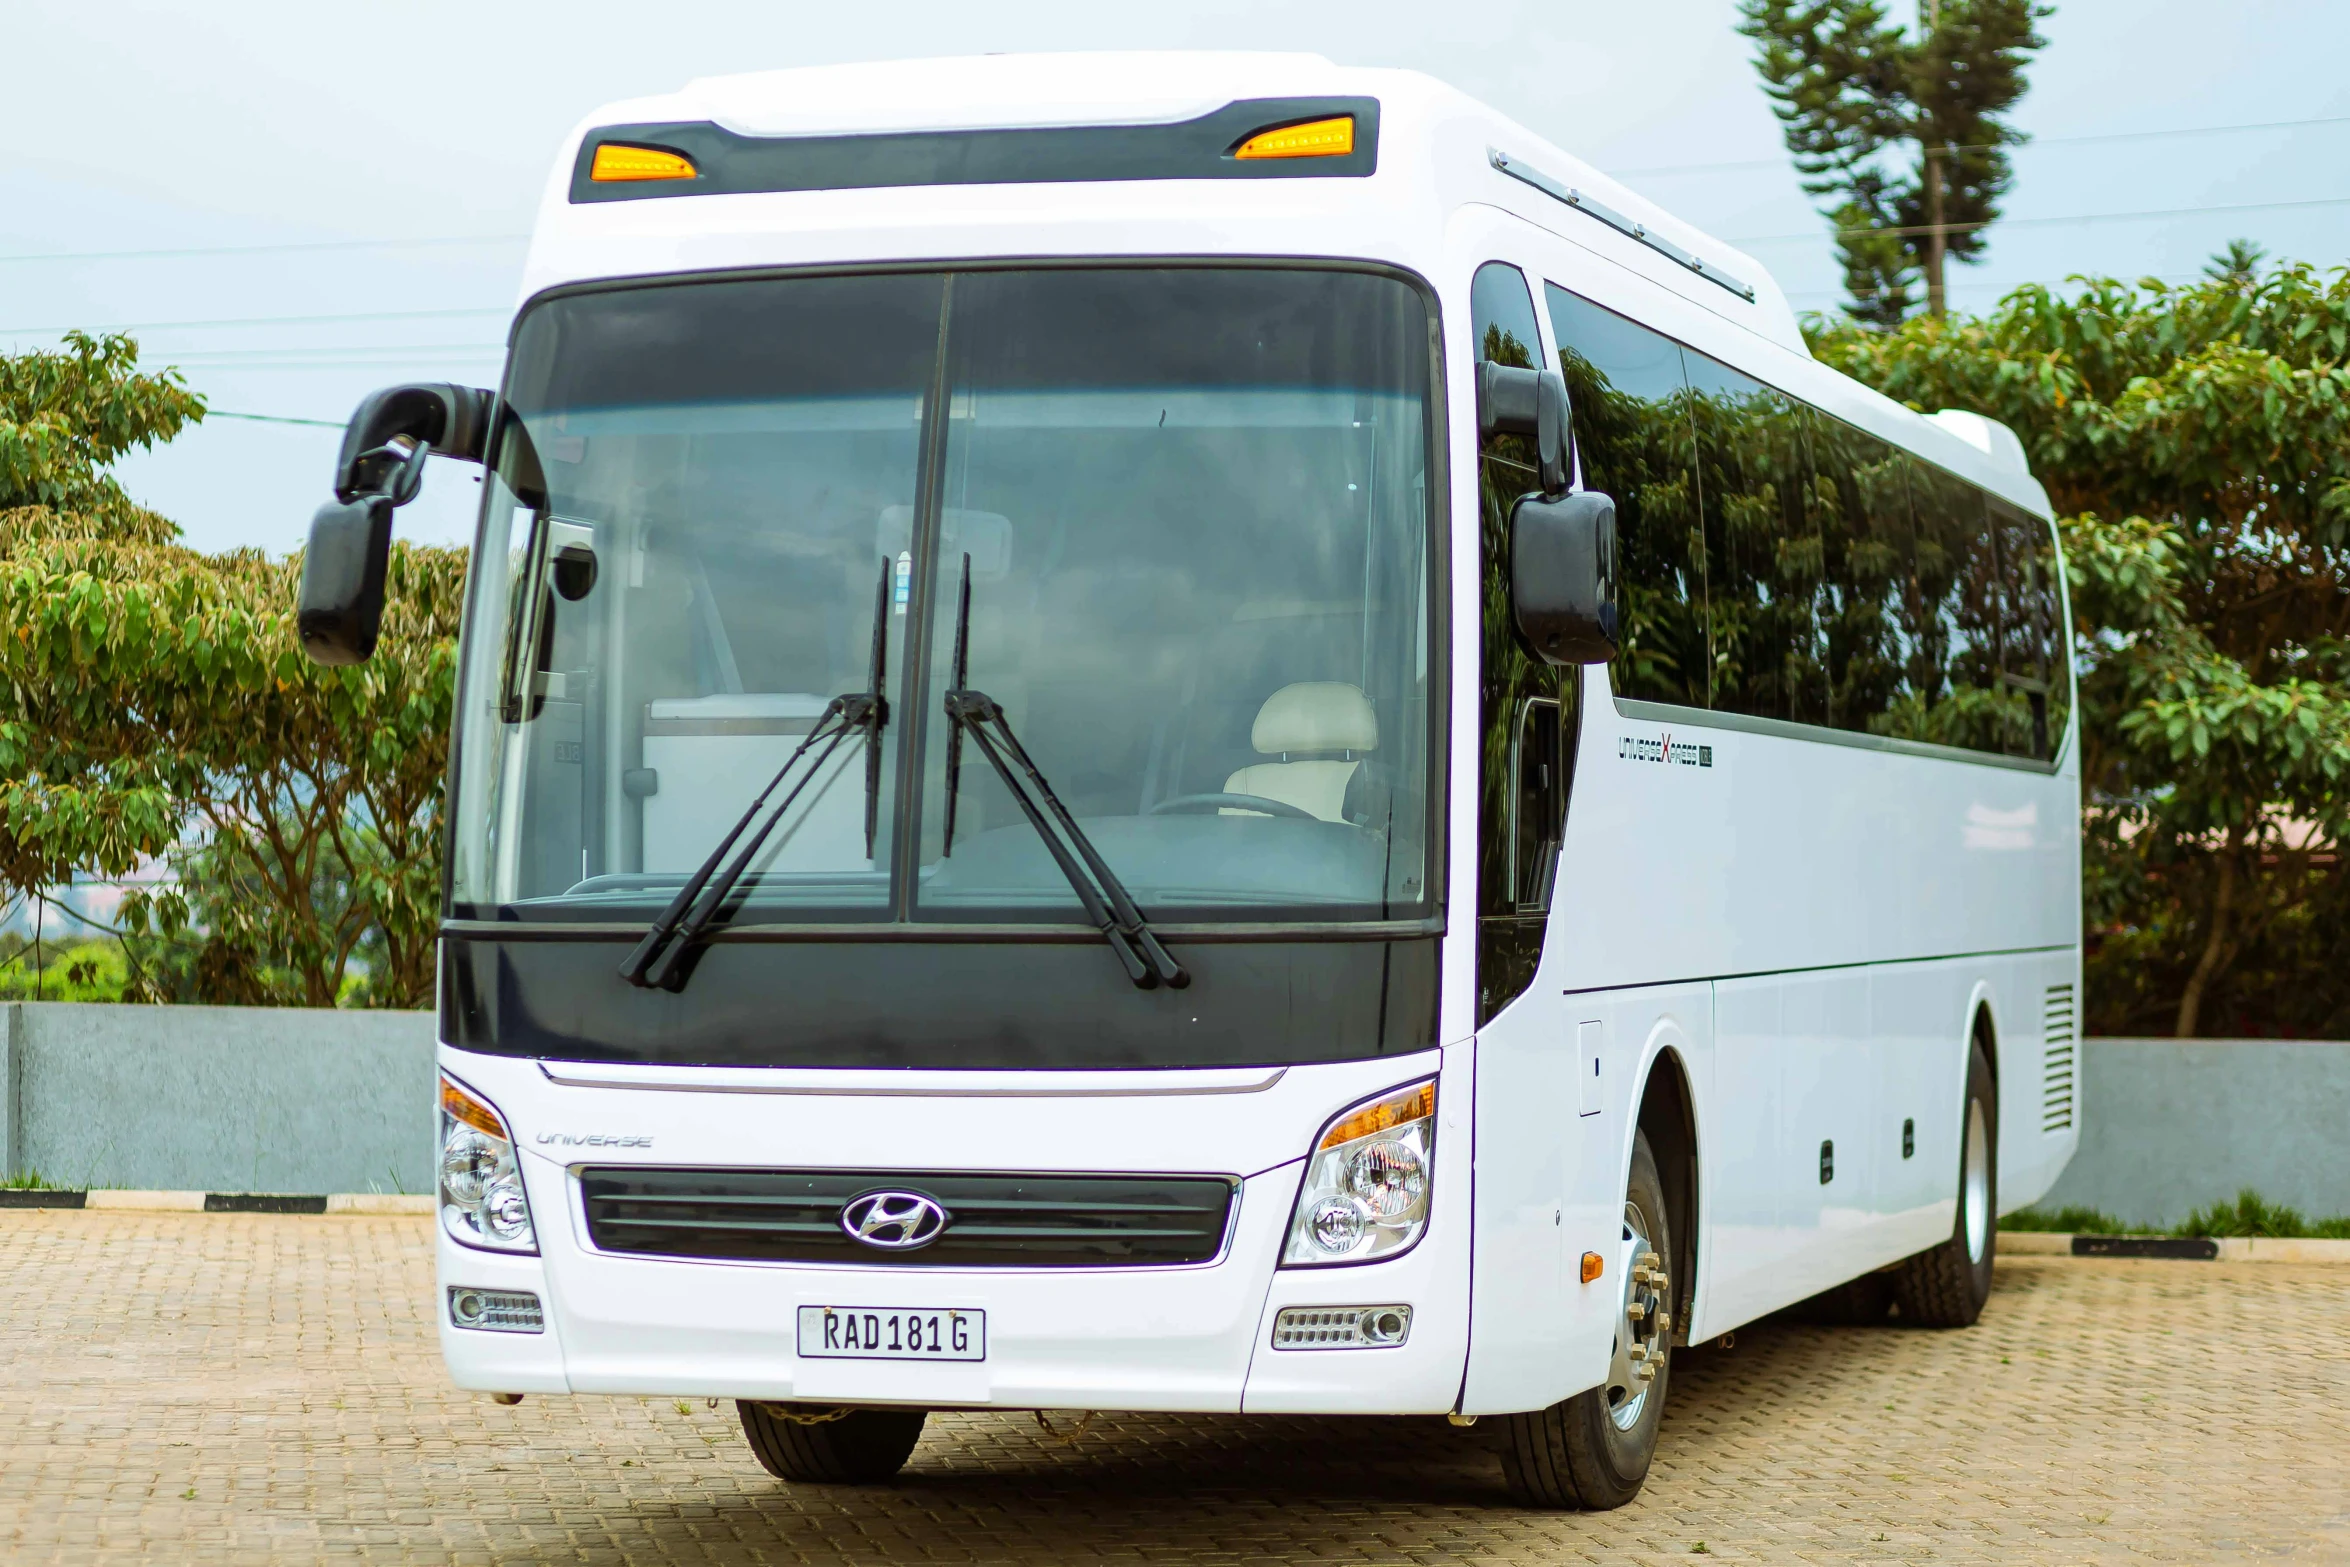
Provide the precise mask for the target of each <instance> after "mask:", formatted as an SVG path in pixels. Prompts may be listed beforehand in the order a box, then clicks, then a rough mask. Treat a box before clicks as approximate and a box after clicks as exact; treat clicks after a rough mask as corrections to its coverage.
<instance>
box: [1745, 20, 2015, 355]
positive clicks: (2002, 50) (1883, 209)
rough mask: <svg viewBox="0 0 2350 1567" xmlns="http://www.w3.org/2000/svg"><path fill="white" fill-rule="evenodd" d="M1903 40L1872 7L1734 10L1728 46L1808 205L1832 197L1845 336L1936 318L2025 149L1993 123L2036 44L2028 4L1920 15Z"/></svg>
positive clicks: (2011, 100)
mask: <svg viewBox="0 0 2350 1567" xmlns="http://www.w3.org/2000/svg"><path fill="white" fill-rule="evenodd" d="M1919 11H1920V16H1919V19H1918V26H1917V29H1916V31H1915V33H1914V35H1913V34H1912V33H1911V32H1910V31H1909V30H1908V29H1906V28H1904V27H1903V26H1901V25H1900V24H1898V23H1895V22H1891V21H1888V20H1887V17H1886V8H1885V6H1884V5H1883V4H1882V3H1881V0H1740V3H1739V14H1740V18H1741V21H1740V27H1739V30H1740V31H1741V32H1743V33H1745V34H1746V35H1747V36H1748V37H1750V38H1752V39H1754V40H1755V43H1756V46H1757V47H1756V50H1755V67H1756V69H1757V70H1759V71H1760V72H1761V73H1762V78H1763V84H1764V90H1765V91H1766V92H1768V93H1769V94H1770V96H1771V98H1772V100H1773V101H1774V102H1775V103H1776V104H1777V106H1778V107H1777V109H1776V111H1775V112H1776V113H1777V114H1778V117H1779V121H1780V123H1781V124H1782V125H1784V126H1785V127H1786V137H1787V150H1788V151H1789V152H1790V153H1792V154H1794V157H1795V167H1796V169H1797V170H1798V171H1799V172H1800V173H1802V174H1803V175H1804V177H1805V179H1804V187H1803V188H1804V189H1805V190H1806V191H1808V192H1809V193H1811V194H1812V195H1814V196H1829V197H1832V198H1834V200H1833V203H1832V205H1831V206H1830V207H1828V208H1827V209H1826V213H1825V215H1826V216H1827V218H1828V219H1829V221H1830V222H1831V223H1833V224H1834V225H1835V233H1836V248H1837V254H1838V255H1839V257H1840V258H1841V260H1842V261H1843V264H1844V286H1845V290H1846V292H1847V293H1849V294H1850V295H1851V296H1852V302H1851V304H1850V305H1849V306H1848V307H1847V309H1848V310H1849V311H1850V313H1851V315H1852V316H1853V317H1854V319H1856V320H1860V321H1865V322H1867V323H1869V324H1871V325H1873V326H1880V327H1889V326H1895V325H1898V324H1899V323H1900V322H1902V321H1903V320H1905V319H1907V318H1908V317H1909V316H1910V315H1911V314H1912V313H1913V312H1914V311H1915V310H1916V308H1917V305H1916V299H1915V296H1914V295H1913V294H1912V292H1911V290H1912V288H1913V287H1914V285H1915V283H1916V282H1917V280H1918V279H1920V278H1923V280H1924V283H1925V289H1926V308H1927V310H1928V311H1929V312H1931V313H1932V314H1935V315H1940V314H1942V313H1943V311H1944V309H1945V305H1946V298H1947V296H1946V293H1945V289H1944V283H1943V273H1944V270H1945V263H1946V262H1947V260H1948V259H1949V258H1951V257H1956V258H1957V259H1959V260H1961V261H1973V260H1976V259H1978V258H1979V257H1981V255H1982V254H1983V252H1984V249H1985V244H1986V241H1985V231H1986V230H1987V229H1989V228H1990V226H1991V225H1992V224H1993V223H1994V222H1996V221H1998V218H1999V201H2000V198H2001V197H2003V196H2004V195H2006V194H2007V190H2008V187H2009V185H2010V184H2011V183H2012V181H2013V178H2014V172H2013V170H2012V169H2011V168H2010V166H2009V163H2008V158H2007V149H2008V148H2009V147H2012V146H2016V145H2018V144H2020V143H2021V142H2023V141H2024V140H2025V137H2024V135H2023V133H2022V132H2020V131H2018V130H2016V129H2015V128H2014V127H2013V126H2011V125H2009V124H2007V123H2006V121H2005V119H2004V118H2003V116H2005V115H2006V114H2007V112H2008V111H2009V110H2011V109H2013V108H2014V107H2015V105H2016V103H2017V101H2018V100H2019V99H2021V98H2022V97H2023V95H2024V89H2025V81H2024V66H2025V62H2026V61H2027V60H2028V59H2029V57H2030V56H2031V54H2032V52H2033V51H2034V50H2036V49H2039V48H2042V47H2044V46H2045V45H2046V43H2047V40H2046V39H2044V38H2042V37H2041V36H2040V35H2039V34H2037V33H2036V32H2034V31H2033V30H2032V29H2033V24H2034V23H2035V22H2037V21H2039V20H2040V19H2041V18H2043V17H2046V16H2049V15H2051V14H2052V8H2051V7H2049V6H2045V5H2038V4H2035V3H2033V0H1919Z"/></svg>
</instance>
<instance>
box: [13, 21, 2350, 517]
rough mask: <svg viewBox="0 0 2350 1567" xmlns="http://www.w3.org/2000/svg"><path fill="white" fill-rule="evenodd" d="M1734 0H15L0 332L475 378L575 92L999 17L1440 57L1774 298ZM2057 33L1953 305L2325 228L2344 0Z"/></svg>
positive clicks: (241, 430)
mask: <svg viewBox="0 0 2350 1567" xmlns="http://www.w3.org/2000/svg"><path fill="white" fill-rule="evenodd" d="M1903 6H1904V0H1893V8H1894V9H1895V10H1896V11H1899V10H1901V9H1902V8H1903ZM1735 10H1736V7H1735V0H1641V3H1638V4H1624V3H1622V0H1608V3H1604V4H1603V3H1597V0H1550V3H1549V4H1545V5H1534V4H1518V3H1511V0H1488V3H1486V4H1483V5H1481V6H1475V7H1469V6H1459V5H1443V4H1435V3H1431V0H1356V3H1352V4H1334V3H1333V0H1313V3H1311V4H1302V3H1295V0H1246V3H1242V0H1163V3H1161V4H1158V5H1154V6H1149V7H1142V6H1129V7H1115V6H1104V5H1101V4H1100V3H1099V0H1084V3H1077V0H994V3H993V4H991V5H984V6H974V5H971V4H969V3H968V0H958V3H954V4H947V3H941V0H893V3H889V4H880V5H863V6H823V7H817V6H801V5H779V4H775V3H773V0H767V3H763V4H753V3H747V0H698V3H695V4H688V5H680V4H676V3H668V4H662V5H642V4H637V5H626V4H620V3H616V0H564V3H561V4H556V3H552V0H498V3H494V4H487V5H485V4H480V3H467V4H456V3H451V0H411V3H408V4H403V5H400V6H387V5H360V4H347V3H346V4H336V5H328V4H320V3H319V0H302V3H294V0H227V3H224V4H216V5H213V6H195V5H190V4H187V3H185V0H145V3H134V0H10V4H9V7H8V23H7V30H8V32H7V36H8V44H7V48H8V55H9V64H10V71H9V90H8V93H7V94H6V96H5V99H4V100H0V348H26V347H33V346H40V345H45V344H50V343H54V341H55V339H56V334H57V332H58V331H59V330H60V329H62V328H64V327H68V326H77V325H78V326H87V327H91V328H100V327H116V326H121V327H128V328H132V329H135V332H136V335H137V336H138V338H139V340H140V342H141V343H142V345H143V347H144V356H145V358H146V360H147V361H148V362H149V363H168V364H174V365H178V366H180V367H181V368H182V369H183V370H184V371H185V373H186V375H187V377H188V379H189V382H190V383H191V384H192V385H193V386H194V387H195V388H196V389H197V390H199V391H201V392H202V393H203V394H204V395H205V396H206V397H207V398H208V399H209V400H210V401H211V405H212V407H213V408H214V409H215V410H218V411H219V412H220V413H221V414H248V415H264V416H270V417H271V418H275V419H293V420H325V421H333V422H335V423H338V424H339V422H340V421H341V420H342V419H343V418H344V417H346V416H347V415H348V414H349V412H350V410H351V407H352V405H353V404H354V403H355V402H356V401H357V400H358V399H359V397H360V396H361V395H362V394H363V393H365V392H367V391H368V390H370V389H372V388H373V387H376V386H379V385H383V384H387V383H390V382H396V381H402V380H415V379H443V380H457V381H468V382H473V383H476V384H490V383H491V382H492V381H493V380H494V378H495V375H496V373H497V362H498V345H499V343H500V342H501V341H502V338H503V335H504V320H505V317H506V315H507V314H508V313H509V312H510V311H511V310H512V308H513V306H514V303H515V299H514V292H515V285H516V278H517V274H518V269H519V266H520V261H521V256H522V244H521V240H520V236H521V235H522V234H523V232H524V231H525V230H526V229H527V228H528V226H529V222H530V216H531V211H532V207H533V204H534V202H535V200H536V197H537V193H538V191H539V189H540V187H541V185H542V183H543V181H544V179H545V177H546V170H547V165H548V160H549V159H550V158H551V157H552V156H553V154H554V151H555V147H556V144H557V142H558V140H559V139H560V138H561V137H562V135H563V134H564V132H565V131H566V130H568V129H569V127H570V126H571V125H572V124H573V123H574V122H575V121H576V120H578V119H579V118H580V117H581V116H582V115H584V114H585V113H587V112H588V111H589V110H590V109H592V108H594V107H595V106H596V105H597V104H599V103H602V102H605V101H608V100H611V99H615V98H622V97H629V96H634V95H637V94H641V93H648V92H659V91H666V90H668V89H670V88H673V87H676V86H679V85H681V84H683V83H684V82H686V81H687V80H689V79H691V78H693V77H696V76H703V75H713V74H720V73H725V72H732V71H742V70H754V69H765V68H772V67H778V66H789V65H813V64H823V63H828V62H834V61H846V60H870V59H886V58H892V57H897V56H903V55H909V54H915V55H956V54H971V53H983V52H987V51H991V50H1058V49H1105V48H1268V49H1307V50H1313V51H1317V52H1319V53H1322V54H1326V55H1328V56H1330V57H1331V58H1332V59H1335V60H1337V61H1339V62H1341V63H1345V64H1361V65H1401V66H1412V67H1416V68H1418V69H1421V70H1425V71H1429V72H1431V73H1433V74H1435V75H1437V76H1440V77H1443V78H1444V79H1446V80H1448V81H1450V82H1452V83H1454V84H1455V85H1457V86H1459V87H1461V88H1463V89H1464V90H1466V91H1468V92H1470V93H1473V94H1475V95H1477V96H1478V97H1481V98H1484V99H1486V100H1487V101H1489V102H1491V103H1493V104H1495V105H1497V106H1498V107H1500V108H1501V109H1503V110H1504V111H1506V112H1507V113H1509V114H1512V115H1514V116H1516V117H1517V118H1518V119H1520V120H1523V121H1524V122H1526V123H1527V124H1529V125H1531V126H1532V127H1533V128H1534V129H1536V130H1537V131H1539V132H1541V133H1542V134H1544V135H1546V136H1548V137H1550V138H1551V139H1552V140H1554V141H1557V142H1558V143H1560V144H1561V145H1563V146H1565V147H1568V148H1570V149H1572V150H1574V151H1576V152H1578V153H1580V154H1581V155H1583V156H1584V157H1586V158H1588V159H1589V160H1590V161H1592V162H1593V163H1595V164H1597V165H1599V166H1600V167H1601V168H1603V169H1606V170H1608V171H1609V172H1611V173H1614V174H1618V175H1620V176H1622V177H1624V178H1625V179H1627V180H1628V181H1629V182H1630V183H1631V184H1633V185H1635V186H1637V187H1639V188H1641V189H1643V190H1645V191H1646V192H1648V193H1649V194H1650V195H1652V196H1653V197H1655V198H1656V199H1657V200H1658V201H1660V202H1661V203H1663V204H1664V205H1666V206H1668V207H1670V208H1673V209H1674V210H1676V211H1678V212H1680V213H1681V214H1682V215H1684V216H1685V217H1687V218H1689V219H1690V220H1691V221H1693V222H1695V223H1697V224H1698V225H1699V226H1701V227H1703V228H1705V229H1707V230H1709V231H1711V232H1713V233H1715V234H1717V235H1719V236H1721V237H1723V238H1725V239H1727V240H1729V241H1731V242H1733V243H1735V244H1737V245H1739V246H1740V247H1741V248H1744V249H1746V250H1748V251H1750V252H1752V253H1753V254H1755V255H1757V256H1759V257H1761V258H1762V259H1763V260H1764V262H1765V263H1766V264H1768V265H1769V266H1770V267H1771V269H1772V270H1773V271H1774V272H1775V273H1776V275H1777V276H1778V279H1779V281H1780V283H1781V285H1782V286H1784V287H1785V288H1786V289H1787V290H1788V291H1789V293H1790V294H1791V295H1792V296H1793V298H1794V302H1795V305H1796V307H1797V308H1798V309H1825V308H1829V307H1832V306H1833V305H1834V304H1835V302H1836V299H1837V293H1836V285H1837V274H1836V271H1835V268H1834V264H1833V259H1832V252H1831V250H1830V247H1829V245H1828V242H1827V240H1826V237H1825V233H1824V229H1825V225H1824V224H1823V223H1822V222H1821V220H1820V219H1819V218H1818V217H1817V215H1816V214H1815V212H1814V211H1813V207H1812V203H1811V201H1810V200H1809V199H1808V198H1806V197H1805V196H1804V195H1803V193H1802V191H1801V190H1800V189H1799V187H1798V186H1797V184H1796V180H1795V176H1794V174H1793V171H1792V170H1791V168H1790V167H1789V165H1788V163H1787V161H1786V157H1785V154H1784V151H1783V149H1782V145H1781V143H1780V140H1779V133H1778V127H1777V124H1776V122H1775V121H1774V120H1773V119H1772V118H1771V115H1770V111H1769V106H1768V103H1767V102H1766V100H1765V99H1764V97H1763V95H1762V92H1761V90H1760V89H1759V88H1758V87H1757V86H1756V84H1755V79H1754V73H1753V69H1752V66H1751V63H1750V52H1751V51H1750V46H1749V45H1748V43H1747V42H1746V40H1744V39H1743V38H1741V37H1739V36H1738V34H1737V33H1736V31H1735V30H1734V25H1733V23H1734V18H1735ZM1472 28H1473V29H1474V31H1473V32H1472V31H1471V29H1472ZM2043 31H2044V32H2045V33H2046V34H2047V36H2048V37H2049V39H2050V43H2049V47H2048V48H2047V49H2046V50H2045V51H2043V53H2042V54H2041V55H2040V57H2039V58H2038V59H2037V61H2035V62H2034V64H2033V66H2032V91H2031V94H2030V96H2029V97H2028V98H2027V99H2026V100H2025V102H2024V105H2023V108H2022V111H2021V113H2020V115H2019V117H2018V118H2019V123H2020V124H2021V126H2022V127H2023V128H2024V129H2026V130H2028V131H2030V132H2031V133H2033V135H2034V136H2035V137H2036V138H2037V141H2036V142H2035V144H2034V145H2033V146H2031V147H2028V148H2026V149H2024V150H2023V151H2022V152H2021V153H2019V154H2018V156H2017V169H2018V179H2017V184H2016V190H2015V193H2014V195H2013V196H2012V198H2011V199H2010V200H2009V202H2008V204H2007V212H2008V217H2007V221H2005V222H2004V223H2002V224H2001V226H2000V227H1998V228H1997V229H1995V230H1994V231H1993V234H1992V239H1991V255H1990V258H1989V260H1988V261H1987V262H1986V263H1985V264H1984V265H1982V266H1979V267H1974V268H1961V269H1958V271H1957V272H1956V274H1955V281H1954V285H1953V294H1952V298H1953V303H1954V305H1956V306H1957V307H1959V308H1966V307H1970V306H1972V307H1980V306H1983V305H1986V304H1988V303H1990V302H1991V301H1992V300H1994V299H1996V298H1997V297H1998V295H1999V293H2000V292H2001V291H2003V290H2005V289H2007V288H2010V287H2012V286H2014V285H2015V284H2017V283H2021V282H2026V281H2033V280H2041V281H2050V282H2054V281H2057V280H2060V279H2062V278H2064V277H2065V276H2066V275H2068V274H2071V273H2075V272H2103V273H2113V274H2119V275H2122V276H2127V277H2136V276H2139V275H2143V274H2153V275H2156V276H2161V277H2167V278H2173V279H2180V278H2185V277H2189V276H2192V275H2193V274H2194V273H2196V272H2197V271H2198V270H2199V269H2200V268H2201V267H2202V265H2203V264H2204V262H2205V261H2206V259H2207V258H2208V257H2209V256H2210V255H2211V253H2212V252H2213V251H2215V250H2218V249H2219V248H2221V247H2222V246H2223V245H2225V244H2226V242H2227V241H2228V240H2229V239H2231V238H2234V237H2237V236H2247V237H2250V238H2252V239H2254V240H2256V241H2258V242H2259V243H2261V244H2264V245H2266V246H2267V247H2268V248H2269V250H2270V251H2271V252H2272V254H2274V255H2276V256H2279V257H2293V258H2302V259H2307V260H2310V261H2314V262H2318V263H2322V264H2327V265H2333V264H2338V263H2340V262H2342V261H2344V260H2345V259H2350V171H2346V170H2345V168H2344V164H2345V161H2346V155H2350V85H2346V84H2345V80H2344V74H2343V71H2342V61H2343V60H2344V59H2346V58H2350V5H2343V4H2339V3H2330V0H2234V3H2232V4H2227V5H2219V4H2214V3H2212V0H2197V3H2190V0H2068V3H2065V4H2063V5H2062V6H2061V8H2060V10H2059V13H2058V14H2057V15H2056V16H2055V17H2054V18H2053V19H2051V20H2050V21H2049V22H2047V23H2046V24H2044V26H2043ZM2247 127H2250V128H2247ZM385 240H399V241H402V242H403V243H401V244H398V245H385V244H382V243H381V242H382V241H385ZM427 242H429V243H427ZM336 439H337V435H336V431H335V430H333V429H327V428H319V427H314V426H310V425H304V424H298V423H296V424H284V423H267V422H260V421H257V420H250V419H232V418H226V417H215V418H213V419H211V420H209V421H208V422H207V423H206V424H205V425H204V426H203V427H201V428H200V429H197V430H193V431H191V432H190V433H188V434H186V435H183V436H182V437H181V438H180V439H179V440H178V441H176V442H174V443H173V444H172V445H171V446H169V447H167V448H164V449H161V450H159V451H156V452H154V453H150V454H144V455H140V456H137V457H134V458H132V459H130V460H128V461H126V462H125V463H124V464H123V465H122V469H121V472H122V474H123V477H124V480H125V482H126V483H128V484H129V486H130V487H131V489H132V492H133V493H134V494H135V495H137V496H138V497H139V498H140V499H142V500H144V501H146V502H147V503H148V504H150V505H153V506H155V507H157V508H158V509H160V510H162V511H163V512H165V513H166V514H168V515H169V516H171V517H173V518H174V519H176V520H177V521H178V522H179V523H180V524H181V525H182V527H183V528H185V530H186V532H187V536H188V540H189V542H190V543H192V544H195V545H197V546H199V547H202V548H207V549H217V548H226V547H229V546H231V545H238V544H252V545H260V546H263V547H265V548H267V549H269V550H271V551H273V552H277V551H284V550H286V549H289V548H292V547H294V546H295V545H296V544H298V543H299V541H300V539H301V536H302V533H303V531H304V529H305V527H306V526H307V523H308V520H309V515H310V511H311V509H312V508H313V507H314V506H315V505H316V504H317V502H318V501H319V500H320V499H322V498H323V496H324V492H325V484H326V479H327V474H328V469H329V467H330V464H331V461H332V457H333V452H334V447H335V441H336ZM436 467H437V468H438V471H436V472H435V473H434V474H433V475H432V482H431V483H430V484H428V487H427V491H428V493H427V496H426V498H425V499H424V500H422V501H419V502H418V503H417V504H416V505H414V506H411V507H409V508H408V509H407V510H406V511H404V512H402V513H401V524H402V528H403V531H404V532H405V533H406V534H407V535H408V536H410V537H430V538H438V539H445V540H454V539H457V538H459V537H462V536H464V535H466V534H468V533H469V532H470V528H471V516H470V510H469V507H470V503H471V501H472V499H473V497H474V495H475V494H476V493H477V492H476V491H475V488H474V486H473V485H472V484H470V483H467V482H463V479H462V471H461V470H458V469H455V468H451V467H440V466H439V465H436ZM452 481H456V482H452Z"/></svg>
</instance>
